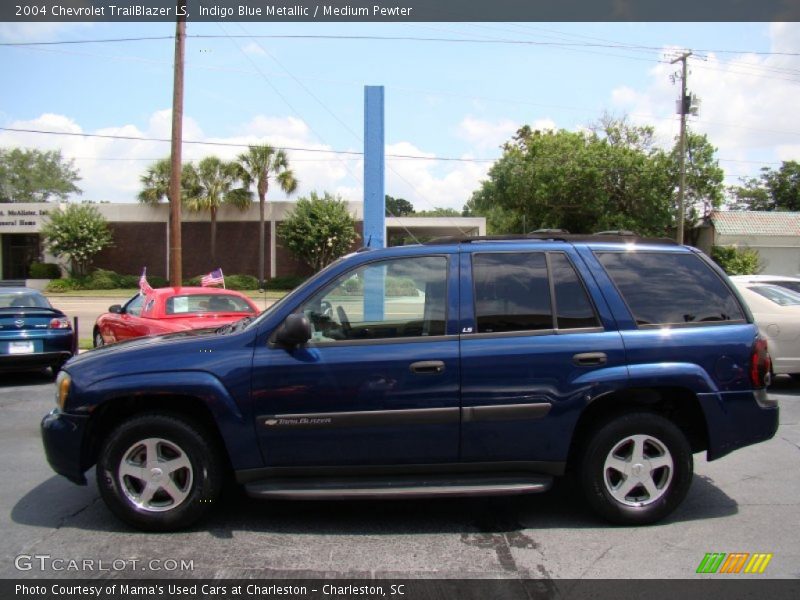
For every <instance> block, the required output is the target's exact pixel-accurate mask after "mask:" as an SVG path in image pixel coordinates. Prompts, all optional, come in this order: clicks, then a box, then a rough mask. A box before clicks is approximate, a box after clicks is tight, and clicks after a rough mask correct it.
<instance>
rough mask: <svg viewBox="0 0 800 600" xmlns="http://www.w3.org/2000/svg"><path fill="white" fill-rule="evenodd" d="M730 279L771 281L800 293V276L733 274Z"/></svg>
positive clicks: (759, 281)
mask: <svg viewBox="0 0 800 600" xmlns="http://www.w3.org/2000/svg"><path fill="white" fill-rule="evenodd" d="M731 281H734V282H735V281H740V282H745V283H771V284H772V285H779V286H781V287H784V288H787V289H790V290H792V291H793V292H797V293H798V294H800V277H790V276H789V275H734V276H733V277H731Z"/></svg>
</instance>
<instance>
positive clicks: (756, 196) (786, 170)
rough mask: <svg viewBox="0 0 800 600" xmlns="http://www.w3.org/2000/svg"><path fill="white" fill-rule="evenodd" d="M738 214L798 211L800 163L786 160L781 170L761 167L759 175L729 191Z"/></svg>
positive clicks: (799, 206)
mask: <svg viewBox="0 0 800 600" xmlns="http://www.w3.org/2000/svg"><path fill="white" fill-rule="evenodd" d="M730 192H731V194H732V195H733V197H734V199H735V201H734V204H733V208H735V209H739V210H791V211H800V163H798V162H797V161H794V160H787V161H783V163H781V166H780V168H778V169H771V168H769V167H763V168H762V169H761V175H760V176H759V177H758V178H756V177H751V178H748V179H745V180H743V181H742V185H741V186H734V187H732V188H731V189H730Z"/></svg>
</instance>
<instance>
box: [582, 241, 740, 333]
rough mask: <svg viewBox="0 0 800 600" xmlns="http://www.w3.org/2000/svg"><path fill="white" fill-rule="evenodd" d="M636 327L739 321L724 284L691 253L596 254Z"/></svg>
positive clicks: (735, 302)
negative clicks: (634, 320) (633, 319)
mask: <svg viewBox="0 0 800 600" xmlns="http://www.w3.org/2000/svg"><path fill="white" fill-rule="evenodd" d="M595 255H596V256H597V259H598V260H599V261H600V263H601V264H602V265H603V267H604V268H605V270H606V272H607V273H608V275H609V277H611V280H612V281H613V282H614V285H615V286H616V287H617V289H618V290H619V292H620V294H621V295H622V298H623V300H625V303H626V304H627V305H628V308H629V309H630V311H631V313H632V314H633V317H634V318H635V319H636V324H637V325H639V326H653V325H655V326H659V325H689V324H697V323H703V324H708V323H724V322H739V323H740V322H742V321H744V320H745V316H744V313H743V312H742V308H741V306H740V305H739V302H738V300H737V299H736V297H735V296H734V295H733V293H732V292H731V290H730V288H729V287H728V285H727V284H726V283H725V282H724V281H723V280H722V279H721V278H720V277H719V276H718V275H717V273H715V272H714V270H713V269H712V268H711V267H710V266H709V265H707V264H706V263H705V262H704V261H703V260H702V259H701V258H700V257H699V256H697V255H695V254H689V253H686V254H683V253H681V254H678V253H668V252H596V253H595Z"/></svg>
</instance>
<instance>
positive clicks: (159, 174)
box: [138, 158, 172, 204]
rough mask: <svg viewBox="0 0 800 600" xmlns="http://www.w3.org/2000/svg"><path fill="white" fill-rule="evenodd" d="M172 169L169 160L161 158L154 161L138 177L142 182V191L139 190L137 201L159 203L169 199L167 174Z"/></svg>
mask: <svg viewBox="0 0 800 600" xmlns="http://www.w3.org/2000/svg"><path fill="white" fill-rule="evenodd" d="M171 170H172V166H171V165H170V160H169V159H168V158H162V159H161V160H158V161H156V162H155V163H153V164H152V165H150V166H149V167H147V171H145V173H144V175H142V176H141V177H140V178H139V181H141V182H142V191H141V192H139V196H138V197H139V202H142V203H144V204H159V203H161V202H162V201H163V200H169V174H170V171H171Z"/></svg>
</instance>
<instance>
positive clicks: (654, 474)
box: [579, 412, 693, 525]
mask: <svg viewBox="0 0 800 600" xmlns="http://www.w3.org/2000/svg"><path fill="white" fill-rule="evenodd" d="M692 471H693V460H692V451H691V447H690V446H689V442H688V441H687V439H686V436H685V435H684V434H683V432H681V430H680V429H678V427H677V426H675V424H674V423H673V422H672V421H670V420H669V419H666V418H665V417H662V416H660V415H657V414H655V413H650V412H635V413H629V414H624V415H619V416H617V417H615V418H613V419H611V420H607V421H605V422H603V423H601V424H599V425H598V426H597V427H596V428H595V429H594V431H593V432H592V433H591V434H590V436H589V438H588V440H587V443H586V445H585V447H584V451H583V454H582V457H581V463H580V473H579V478H580V483H581V488H582V490H583V494H584V496H585V497H586V500H587V501H588V503H589V505H590V506H591V507H592V509H593V510H594V511H595V512H596V513H597V514H599V515H600V516H601V517H603V518H605V519H607V520H608V521H611V522H612V523H617V524H620V525H645V524H648V523H654V522H656V521H659V520H661V519H663V518H664V517H666V516H667V515H668V514H669V513H671V512H672V511H673V510H675V508H676V507H677V506H678V505H679V504H680V503H681V502H682V501H683V499H684V497H685V496H686V493H687V492H688V491H689V486H690V485H691V483H692Z"/></svg>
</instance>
